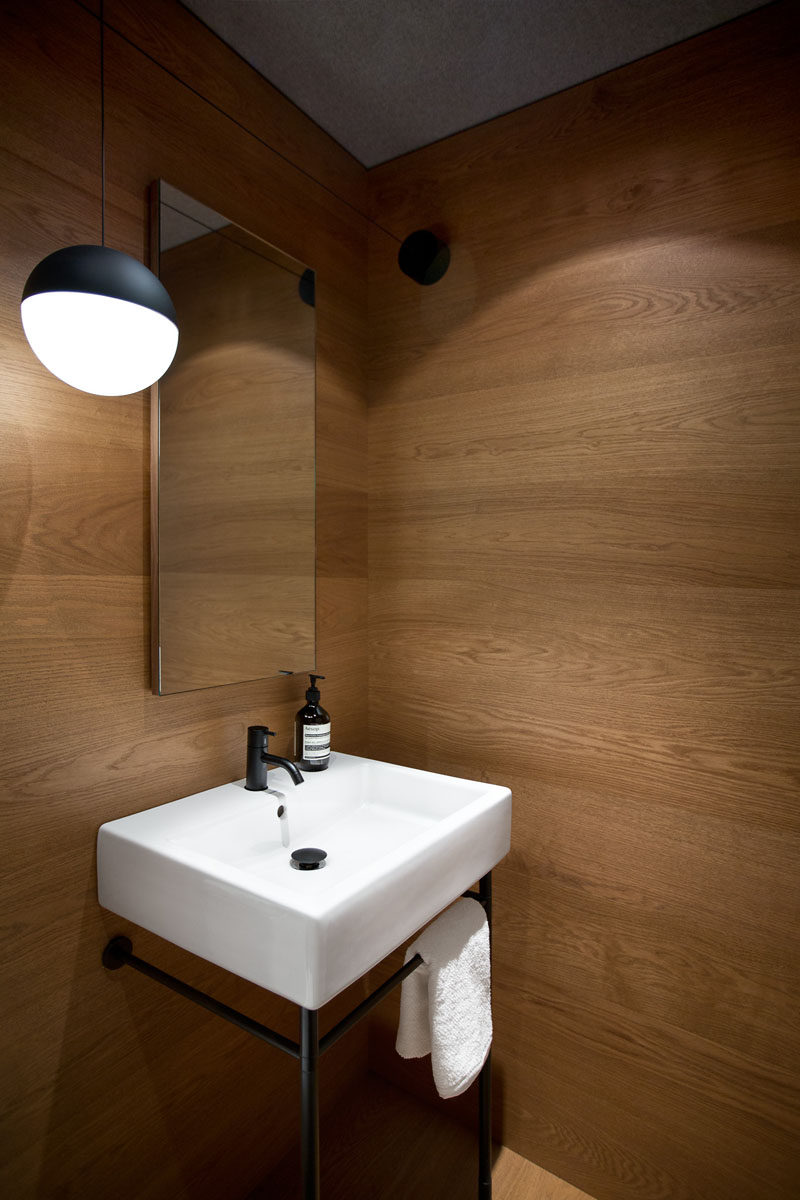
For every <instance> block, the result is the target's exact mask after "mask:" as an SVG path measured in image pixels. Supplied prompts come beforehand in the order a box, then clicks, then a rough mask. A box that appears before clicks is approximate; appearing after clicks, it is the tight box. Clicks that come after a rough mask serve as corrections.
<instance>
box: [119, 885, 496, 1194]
mask: <svg viewBox="0 0 800 1200" xmlns="http://www.w3.org/2000/svg"><path fill="white" fill-rule="evenodd" d="M464 895H465V896H467V897H469V898H470V899H473V900H477V901H478V903H479V904H482V905H483V907H484V909H485V911H486V917H487V920H488V922H489V932H490V935H491V927H492V876H491V872H489V874H487V875H484V877H483V879H481V881H480V885H479V891H477V892H475V891H469V892H465V893H464ZM422 961H423V960H422V958H421V957H420V955H419V954H415V955H414V956H413V958H410V959H409V960H408V962H407V963H404V964H403V966H402V967H400V969H399V970H398V971H395V972H394V974H393V975H390V976H389V978H388V979H387V980H386V982H385V983H383V984H381V986H380V987H379V988H376V989H375V991H374V992H372V993H371V994H370V995H369V996H367V998H366V1000H362V1002H361V1003H360V1004H359V1005H357V1006H356V1007H355V1008H354V1009H353V1010H352V1012H350V1013H348V1014H347V1016H346V1017H343V1018H342V1020H341V1021H339V1022H338V1024H336V1025H334V1026H333V1028H332V1029H330V1030H328V1032H327V1033H326V1034H325V1035H324V1036H323V1037H320V1036H319V1032H318V1024H317V1021H318V1011H317V1010H316V1009H309V1008H301V1009H300V1041H299V1042H294V1041H292V1040H291V1038H287V1037H284V1036H283V1034H281V1033H277V1032H276V1031H275V1030H274V1029H270V1028H269V1027H268V1026H266V1025H262V1024H261V1023H260V1022H259V1021H254V1020H253V1019H252V1018H251V1017H248V1016H245V1014H244V1013H241V1012H239V1011H238V1009H235V1008H231V1007H230V1005H228V1004H222V1003H221V1001H219V1000H215V999H214V997H213V996H209V995H208V994H207V993H206V992H201V991H200V990H199V988H195V987H192V986H191V985H190V984H188V983H184V982H183V980H181V979H177V978H176V977H175V976H174V975H168V974H167V972H166V971H162V970H161V968H160V967H155V966H153V964H152V963H149V962H145V960H144V959H142V958H139V957H138V956H137V955H135V954H134V953H133V943H132V942H131V940H130V938H127V937H123V936H119V937H115V938H112V939H111V941H110V942H109V943H108V945H107V946H106V947H105V949H104V950H103V955H102V962H103V966H104V967H105V968H106V970H108V971H118V970H119V969H120V967H133V969H134V970H135V971H138V972H139V973H140V974H142V975H146V976H147V977H148V978H149V979H153V980H155V982H156V983H160V984H162V986H164V987H167V988H169V989H170V991H173V992H177V993H178V995H179V996H183V997H184V999H186V1000H191V1001H192V1002H193V1003H194V1004H198V1005H199V1006H200V1007H201V1008H205V1009H206V1010H207V1011H208V1012H211V1013H214V1014H215V1015H216V1016H218V1017H222V1019H223V1020H225V1021H228V1022H229V1023H230V1024H231V1025H235V1026H236V1027H237V1028H238V1029H241V1030H243V1031H244V1032H245V1033H249V1034H251V1035H252V1036H253V1037H256V1038H258V1039H259V1040H260V1041H262V1042H267V1043H268V1045H270V1046H274V1047H275V1049H276V1050H282V1051H283V1052H284V1054H289V1055H291V1057H292V1058H297V1059H299V1060H300V1071H301V1164H302V1173H303V1200H319V1081H318V1064H319V1059H320V1056H321V1055H322V1054H324V1053H325V1051H326V1050H329V1049H330V1047H331V1046H333V1045H334V1044H335V1043H336V1042H338V1040H339V1038H340V1037H342V1036H343V1035H344V1034H345V1033H347V1032H348V1030H350V1029H352V1028H353V1026H354V1025H356V1024H357V1023H358V1022H359V1021H360V1020H361V1019H362V1017H365V1016H366V1015H367V1013H368V1012H369V1011H370V1010H371V1009H373V1008H374V1007H375V1005H376V1004H379V1003H380V1001H381V1000H383V998H384V996H388V994H389V992H391V991H393V990H394V988H396V987H397V985H398V984H400V983H402V982H403V980H404V979H405V978H406V977H407V976H408V975H410V974H411V973H412V971H415V970H416V969H417V967H418V966H420V964H421V963H422ZM478 1080H479V1091H478V1111H479V1118H478V1120H479V1135H478V1197H479V1200H490V1197H491V1194H492V1129H491V1107H492V1091H491V1087H492V1084H491V1051H490V1052H489V1055H488V1056H487V1059H486V1062H485V1063H484V1065H483V1068H482V1070H481V1073H480V1075H479V1077H478Z"/></svg>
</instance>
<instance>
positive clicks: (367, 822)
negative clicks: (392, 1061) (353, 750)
mask: <svg viewBox="0 0 800 1200" xmlns="http://www.w3.org/2000/svg"><path fill="white" fill-rule="evenodd" d="M268 778H269V790H268V791H261V792H259V791H247V790H246V789H245V786H244V780H239V781H238V782H237V783H228V784H224V785H223V786H222V787H217V788H212V789H210V790H209V791H206V792H198V793H197V794H196V795H193V796H187V797H186V798H185V799H183V800H175V801H173V802H172V803H169V804H163V805H161V806H159V807H158V808H151V809H147V810H146V811H145V812H140V813H134V814H133V815H132V816H130V817H122V818H121V819H120V820H118V821H109V822H108V823H107V824H105V825H102V826H101V828H100V831H99V834H98V839H97V879H98V893H99V900H100V903H101V904H102V905H103V907H104V908H108V909H110V910H111V911H112V912H114V913H117V914H118V915H119V916H121V917H125V918H126V919H128V920H130V921H133V922H135V923H136V924H137V925H141V926H142V927H143V928H145V929H149V930H151V931H152V932H153V933H157V934H159V935H160V936H161V937H164V938H166V939H167V940H168V941H171V942H173V943H174V944H175V945H177V946H182V947H183V948H184V949H185V950H189V951H191V952H192V953H194V954H197V955H199V956H200V957H201V958H205V959H208V961H209V962H213V963H217V964H218V965H219V966H221V967H225V968H226V969H227V970H229V971H232V972H233V973H234V974H236V975H240V976H241V977H242V978H244V979H249V980H252V982H253V983H257V984H259V985H260V986H261V987H264V988H267V989H269V990H270V991H272V992H277V993H278V995H281V996H285V997H286V998H287V999H289V1000H293V1001H295V1003H297V1004H300V1005H302V1006H303V1007H304V1008H312V1009H316V1008H319V1007H320V1006H321V1005H323V1004H325V1003H326V1002H327V1001H328V1000H330V999H331V998H332V997H333V996H335V995H336V994H337V992H340V991H341V990H342V989H343V988H345V987H347V985H348V984H350V983H352V982H354V980H356V979H358V978H359V977H360V976H361V975H363V974H364V973H365V972H366V971H368V970H369V969H370V967H373V966H374V965H375V964H376V963H378V962H380V960H381V959H382V958H385V956H386V955H387V954H389V953H390V951H392V950H394V949H395V947H397V946H399V945H401V944H402V943H403V942H405V941H406V940H407V939H408V938H409V937H410V936H411V935H412V934H413V933H415V932H416V930H418V929H419V928H420V927H421V926H423V925H424V924H425V923H426V922H427V921H429V920H430V919H431V918H432V917H434V916H436V914H437V913H438V912H440V911H441V910H442V909H443V908H445V907H446V906H447V905H448V904H449V903H450V902H451V901H453V900H455V899H456V898H457V897H458V896H460V895H461V893H462V892H463V891H465V890H466V889H467V888H468V887H469V886H470V885H471V884H472V883H474V882H475V881H476V880H477V879H479V878H480V877H481V876H482V875H485V874H486V872H487V871H490V870H491V869H492V867H494V866H495V864H496V863H498V862H499V861H500V859H501V858H503V856H504V855H505V854H506V853H507V852H508V849H509V845H510V835H511V793H510V791H509V790H508V788H506V787H500V786H498V785H496V784H489V783H481V782H477V781H473V780H468V779H457V778H454V777H452V776H449V775H436V774H432V773H430V772H428V771H416V770H412V769H411V768H409V767H399V766H394V765H392V764H391V763H382V762H377V761H376V760H374V759H368V758H357V757H354V756H353V755H349V754H339V753H337V754H334V755H332V756H331V765H330V767H329V768H328V770H327V771H321V772H316V773H311V772H309V773H307V774H306V775H305V777H304V778H305V782H304V783H303V784H302V785H300V786H299V787H294V786H293V785H292V783H291V782H290V780H289V777H288V775H287V774H286V772H285V771H284V770H283V769H282V768H280V767H276V768H274V769H272V770H270V772H269V777H268ZM280 805H284V806H285V810H286V816H285V817H284V818H283V820H281V819H279V818H278V816H277V810H278V808H279V806H280ZM287 821H288V827H287ZM282 833H283V841H282ZM287 834H288V838H287ZM287 840H288V841H289V844H288V845H284V844H283V842H285V841H287ZM307 846H311V847H316V848H319V849H321V850H324V851H325V852H326V854H327V858H326V859H325V863H324V866H323V868H321V869H318V870H297V869H295V868H293V867H292V866H291V863H290V855H291V853H292V851H293V850H295V849H298V848H301V847H307Z"/></svg>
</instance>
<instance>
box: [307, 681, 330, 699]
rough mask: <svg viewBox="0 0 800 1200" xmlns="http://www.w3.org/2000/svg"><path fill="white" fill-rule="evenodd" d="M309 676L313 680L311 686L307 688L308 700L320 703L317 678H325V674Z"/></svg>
mask: <svg viewBox="0 0 800 1200" xmlns="http://www.w3.org/2000/svg"><path fill="white" fill-rule="evenodd" d="M308 678H309V679H310V680H311V687H310V688H306V700H307V701H308V703H309V704H319V688H318V687H317V680H318V679H324V678H325V676H324V675H309V677H308Z"/></svg>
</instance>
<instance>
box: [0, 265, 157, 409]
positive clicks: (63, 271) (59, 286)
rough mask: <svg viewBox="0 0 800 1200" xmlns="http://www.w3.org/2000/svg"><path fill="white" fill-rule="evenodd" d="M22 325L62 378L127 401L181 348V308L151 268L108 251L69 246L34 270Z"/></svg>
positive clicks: (25, 294) (37, 351) (41, 357)
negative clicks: (131, 393)
mask: <svg viewBox="0 0 800 1200" xmlns="http://www.w3.org/2000/svg"><path fill="white" fill-rule="evenodd" d="M21 311H22V324H23V328H24V330H25V336H26V337H27V339H28V342H29V343H30V346H31V349H32V350H33V352H34V354H35V355H36V357H37V358H38V359H39V360H40V361H41V362H42V363H43V364H44V366H46V367H47V369H48V370H49V371H51V372H52V374H53V375H55V376H56V377H57V378H58V379H61V380H63V381H64V382H65V383H68V384H70V385H71V386H72V387H76V388H80V389H81V390H82V391H86V392H92V393H94V394H95V395H98V396H125V395H128V394H129V393H130V392H138V391H141V390H142V389H143V388H146V387H149V385H150V384H151V383H154V382H155V381H156V380H157V379H160V377H161V376H162V375H163V374H164V372H165V371H166V369H167V367H168V366H169V364H170V363H171V362H172V359H173V358H174V356H175V350H176V348H177V345H178V325H177V318H176V316H175V308H174V306H173V304H172V301H171V300H170V298H169V294H168V293H167V290H166V288H165V287H164V285H163V284H162V283H161V281H160V280H159V279H157V278H156V276H155V275H154V274H153V273H152V271H149V270H148V269H147V267H146V266H145V265H144V264H143V263H141V262H139V261H138V260H137V259H135V258H131V256H130V255H129V254H123V253H122V251H121V250H112V249H111V248H110V247H108V246H67V247H65V248H64V249H63V250H56V251H55V253H54V254H50V255H48V257H47V258H45V259H43V260H42V261H41V262H40V263H39V264H38V266H36V267H34V269H33V271H31V274H30V276H29V277H28V282H27V283H26V284H25V289H24V291H23V293H22V310H21Z"/></svg>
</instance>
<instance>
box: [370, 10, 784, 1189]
mask: <svg viewBox="0 0 800 1200" xmlns="http://www.w3.org/2000/svg"><path fill="white" fill-rule="evenodd" d="M797 33H798V25H797V15H796V10H795V9H794V8H793V7H792V6H790V5H788V4H782V3H779V4H773V5H770V6H768V7H767V8H765V9H763V10H761V11H759V12H757V13H754V14H752V15H751V16H749V17H746V18H743V19H741V20H740V21H737V22H734V23H731V24H730V25H727V26H725V27H723V28H720V29H718V30H715V31H713V32H711V33H709V34H707V35H704V36H703V37H701V38H698V39H695V40H693V41H692V42H690V43H687V44H685V45H683V46H678V47H675V48H673V49H671V50H668V51H665V52H664V53H662V54H659V55H656V56H653V57H652V58H650V59H647V60H644V61H642V62H640V63H637V64H634V65H633V66H630V67H627V68H625V69H624V70H622V71H618V72H614V73H612V74H610V75H607V76H604V77H603V78H601V79H598V80H595V81H593V82H591V83H588V84H585V85H583V86H581V87H578V88H574V89H572V90H571V91H569V92H566V93H563V94H562V95H560V96H555V97H552V98H551V99H549V100H545V101H542V102H540V103H538V104H536V105H533V106H532V107H530V108H528V109H523V110H520V111H518V112H516V113H512V114H510V115H509V116H507V117H503V118H501V119H499V120H497V121H494V122H491V123H489V124H487V125H484V126H480V127H478V128H476V129H473V130H470V131H467V132H465V133H463V134H460V135H457V136H455V137H453V138H450V139H448V140H446V141H444V142H440V143H437V144H436V145H434V146H431V147H428V148H426V149H423V150H420V151H418V152H416V153H415V154H411V155H406V156H405V157H404V158H402V159H399V160H397V161H396V162H394V163H388V164H385V165H383V166H381V167H378V168H376V169H375V170H374V171H372V172H371V173H370V179H371V183H372V204H373V212H374V214H375V216H376V219H377V220H378V221H379V222H380V224H381V225H382V226H383V227H384V228H386V229H391V230H393V231H394V232H396V233H397V234H399V235H404V234H405V233H407V232H408V231H409V230H410V229H415V228H419V227H429V228H432V229H434V230H436V231H437V232H439V233H441V234H443V235H444V236H445V237H446V238H447V239H448V240H449V242H450V245H451V249H452V264H451V267H450V270H449V271H448V273H447V275H446V276H445V277H444V278H443V279H442V281H441V282H440V283H438V284H437V285H436V286H435V287H431V288H418V287H415V286H414V285H413V284H412V283H410V281H408V280H407V279H405V278H403V277H402V276H401V275H399V274H398V272H397V271H396V268H395V265H394V248H393V246H392V245H391V243H390V241H389V239H388V238H386V237H385V236H384V235H382V234H381V233H380V231H379V230H373V231H372V233H371V235H370V236H371V278H370V289H371V291H370V295H371V308H372V311H371V357H370V380H369V386H370V404H371V408H370V460H371V476H370V485H371V486H370V522H369V523H370V543H369V553H370V598H369V603H370V681H371V693H370V715H371V730H370V732H371V749H372V753H373V754H375V755H376V756H378V757H385V758H388V759H394V760H397V761H400V762H404V763H408V764H410V765H413V766H420V767H428V768H431V769H434V770H439V771H444V772H449V773H452V774H461V775H467V776H470V775H471V776H474V777H477V778H484V779H489V780H494V781H497V782H502V783H506V784H508V785H509V786H510V787H511V788H512V791H513V793H514V828H513V834H512V852H511V854H510V855H509V857H508V859H507V860H506V861H505V862H504V863H503V864H502V865H501V866H500V867H499V869H498V870H497V872H496V883H495V889H496V905H495V913H496V922H495V930H496V935H495V957H494V980H495V983H494V996H495V1038H496V1043H495V1044H496V1056H495V1057H496V1085H497V1089H498V1095H499V1107H498V1112H497V1125H496V1128H495V1136H496V1137H497V1138H498V1139H500V1140H502V1141H503V1142H504V1143H505V1144H507V1145H508V1146H509V1147H511V1148H512V1149H513V1150H514V1151H515V1152H517V1153H518V1154H521V1155H524V1156H525V1157H526V1158H528V1159H531V1160H532V1161H534V1162H537V1163H540V1164H542V1166H544V1167H545V1168H547V1169H548V1170H552V1171H554V1172H555V1174H556V1175H558V1176H560V1177H563V1178H565V1179H568V1180H570V1181H571V1182H572V1183H573V1184H575V1185H576V1186H579V1187H582V1188H584V1189H585V1190H586V1191H587V1192H588V1193H590V1194H591V1195H593V1196H596V1197H598V1200H633V1198H634V1197H637V1198H641V1197H645V1196H647V1197H656V1196H659V1197H669V1198H670V1200H763V1197H764V1196H767V1195H768V1196H770V1198H771V1200H793V1198H794V1197H795V1196H796V1195H797V1192H798V1188H800V1162H799V1160H798V1154H797V1148H798V1145H799V1144H800V1038H798V1030H800V1009H799V1008H798V998H799V997H800V955H798V948H799V947H798V930H800V887H799V886H798V881H799V875H798V870H797V863H798V852H799V851H800V822H799V821H798V812H799V811H800V806H799V805H798V800H800V736H799V735H798V730H799V729H800V640H799V639H798V628H800V554H799V553H798V546H800V389H798V378H800V372H799V371H798V367H799V366H800V362H799V361H798V360H799V359H800V342H799V341H798V329H800V320H799V318H800V303H799V301H800V295H798V277H799V273H798V267H799V266H800V209H798V200H797V197H798V194H800V172H798V158H797V128H798V117H800V95H799V91H798V79H800V58H799V56H798V46H799V45H800V40H799V39H798V37H797ZM394 1003H395V1002H394V1001H389V1002H387V1004H386V1006H385V1007H384V1008H382V1009H381V1010H379V1011H378V1012H376V1014H375V1015H374V1016H373V1018H372V1027H371V1062H372V1064H373V1066H374V1067H375V1068H376V1069H379V1070H380V1071H382V1072H384V1073H386V1074H387V1075H388V1077H390V1078H393V1079H396V1080H397V1081H398V1082H400V1083H402V1084H403V1086H405V1087H407V1088H409V1089H411V1090H414V1091H415V1092H417V1093H418V1094H419V1095H423V1096H424V1095H425V1094H426V1089H429V1088H430V1083H429V1080H427V1079H426V1077H425V1076H426V1071H429V1068H428V1067H427V1065H426V1064H423V1065H414V1064H403V1065H400V1064H399V1061H398V1060H397V1056H396V1055H395V1054H394V1051H393V1048H392V1043H393V1035H394V1029H395V1021H396V1015H395V1012H394V1010H393V1007H392V1006H393V1004H394Z"/></svg>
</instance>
